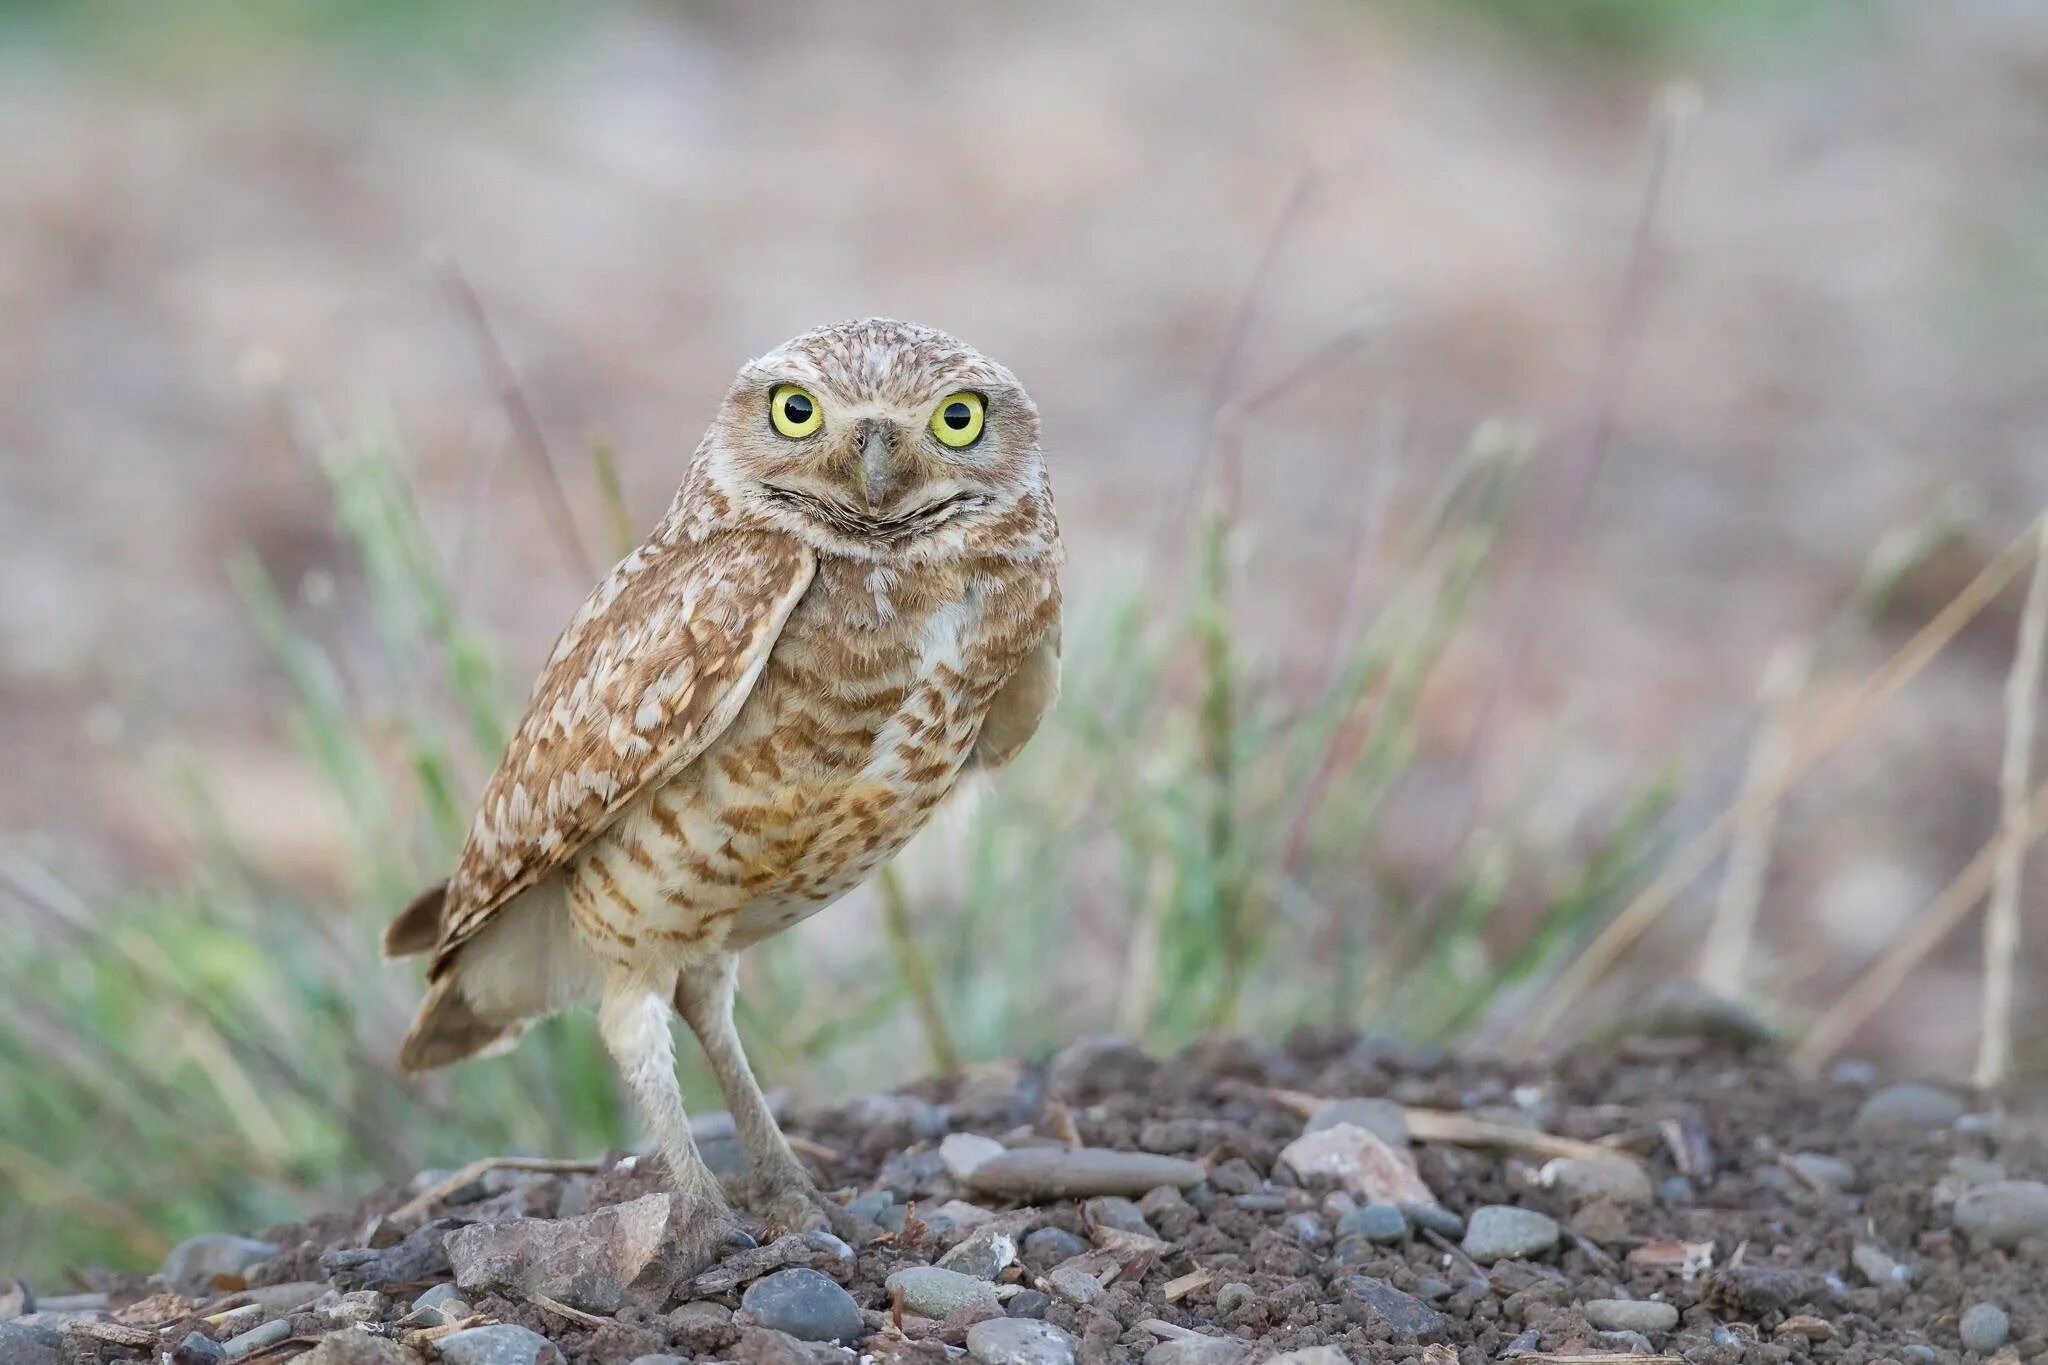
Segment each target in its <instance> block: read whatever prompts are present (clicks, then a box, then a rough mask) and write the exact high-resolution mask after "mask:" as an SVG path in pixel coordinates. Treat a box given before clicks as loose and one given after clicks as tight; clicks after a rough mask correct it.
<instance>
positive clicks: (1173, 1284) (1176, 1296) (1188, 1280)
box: [1160, 1270, 1216, 1303]
mask: <svg viewBox="0 0 2048 1365" xmlns="http://www.w3.org/2000/svg"><path fill="white" fill-rule="evenodd" d="M1214 1283H1216V1277H1215V1276H1214V1275H1211V1274H1210V1273H1209V1272H1208V1271H1206V1270H1195V1271H1190V1272H1189V1273H1188V1274H1186V1275H1183V1276H1181V1277H1180V1278H1179V1279H1177V1280H1168V1281H1167V1282H1166V1284H1165V1286H1164V1287H1163V1288H1162V1289H1161V1291H1160V1292H1161V1293H1163V1294H1164V1295H1165V1296H1166V1301H1167V1302H1168V1303H1179V1302H1180V1301H1181V1300H1182V1299H1184V1298H1186V1297H1187V1296H1188V1295H1190V1294H1192V1293H1194V1292H1195V1291H1196V1290H1197V1289H1206V1288H1207V1287H1208V1286H1210V1285H1212V1284H1214Z"/></svg>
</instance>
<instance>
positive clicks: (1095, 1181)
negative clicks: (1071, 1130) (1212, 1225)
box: [966, 1147, 1208, 1203]
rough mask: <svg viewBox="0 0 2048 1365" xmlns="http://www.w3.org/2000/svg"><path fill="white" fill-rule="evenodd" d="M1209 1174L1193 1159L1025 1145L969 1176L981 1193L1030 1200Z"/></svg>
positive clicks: (1193, 1181) (1122, 1190) (1184, 1185)
mask: <svg viewBox="0 0 2048 1365" xmlns="http://www.w3.org/2000/svg"><path fill="white" fill-rule="evenodd" d="M1207 1174H1208V1172H1206V1171H1204V1170H1203V1169H1202V1168H1201V1167H1200V1166H1199V1165H1197V1164H1196V1163H1194V1162H1192V1161H1188V1160H1185V1159H1184V1158H1181V1157H1176V1156H1157V1155H1154V1154H1153V1153H1151V1152H1122V1151H1114V1150H1111V1149H1109V1148H1106V1147H1025V1148H1021V1149H1019V1150H1017V1151H1014V1152H1004V1153H1003V1154H1002V1155H1000V1156H993V1157H990V1158H989V1159H988V1160H986V1161H984V1162H982V1163H981V1164H980V1165H978V1166H976V1167H975V1168H974V1170H973V1171H972V1172H971V1173H970V1174H969V1175H968V1176H967V1179H966V1184H967V1185H968V1186H969V1187H970V1188H971V1189H975V1190H978V1191H980V1192H981V1193H983V1194H994V1195H1001V1196H1002V1197H1004V1198H1006V1199H1015V1200H1017V1201H1019V1202H1020V1203H1021V1202H1026V1201H1029V1200H1033V1199H1072V1198H1085V1197H1087V1196H1089V1195H1097V1194H1123V1195H1141V1194H1144V1193H1146V1192H1147V1191H1148V1190H1150V1189H1152V1188H1153V1187H1154V1186H1155V1185H1171V1186H1173V1187H1174V1188H1176V1189H1182V1190H1185V1189H1188V1188H1190V1187H1192V1186H1195V1185H1198V1184H1200V1183H1201V1182H1202V1179H1203V1178H1204V1177H1205V1176H1206V1175H1207Z"/></svg>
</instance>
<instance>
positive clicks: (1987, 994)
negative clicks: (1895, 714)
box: [1976, 519, 2048, 1090]
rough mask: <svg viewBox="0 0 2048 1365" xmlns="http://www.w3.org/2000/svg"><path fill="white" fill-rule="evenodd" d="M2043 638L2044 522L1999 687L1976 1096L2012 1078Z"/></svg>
mask: <svg viewBox="0 0 2048 1365" xmlns="http://www.w3.org/2000/svg"><path fill="white" fill-rule="evenodd" d="M2044 636H2048V519H2044V520H2043V521H2042V523H2041V538H2040V545H2039V547H2038V548H2037V549H2036V550H2035V552H2034V573H2033V577H2032V578H2031V579H2030V580H2029V581H2028V583H2027V603H2026V606H2025V607H2023V608H2022V609H2021V611H2020V633H2019V645H2018V647H2017V648H2016V649H2015V651H2014V653H2013V661H2012V672H2011V673H2010V674H2008V675H2007V677H2006V684H2005V754H2004V757H2003V759H2002V761H2001V762H2000V764H1999V773H1998V795H1999V814H2000V826H2001V834H2002V837H2001V838H2000V839H1999V842H1998V866H1997V868H1996V869H1995V872H1994V874H1993V878H1992V883H1991V908H1990V909H1989V911H1987V912H1986V914H1985V917H1984V1032H1983V1036H1982V1038H1981V1040H1980V1043H1979V1051H1978V1053H1977V1070H1976V1081H1977V1088H1978V1089H1980V1090H1996V1089H1998V1088H1999V1087H2000V1086H2002V1085H2004V1084H2005V1082H2006V1078H2007V1076H2008V1075H2009V1074H2010V1073H2011V1071H2012V996H2013V991H2012V977H2013V964H2014V959H2016V958H2017V957H2018V956H2019V951H2020V876H2021V873H2022V871H2023V870H2024V868H2025V867H2026V861H2027V840H2026V794H2027V789H2028V788H2029V787H2031V786H2032V785H2033V758H2034V717H2035V712H2036V709H2037V707H2038V705H2039V702H2040V696H2041V664H2042V656H2043V654H2044V653H2048V650H2044V648H2043V637H2044Z"/></svg>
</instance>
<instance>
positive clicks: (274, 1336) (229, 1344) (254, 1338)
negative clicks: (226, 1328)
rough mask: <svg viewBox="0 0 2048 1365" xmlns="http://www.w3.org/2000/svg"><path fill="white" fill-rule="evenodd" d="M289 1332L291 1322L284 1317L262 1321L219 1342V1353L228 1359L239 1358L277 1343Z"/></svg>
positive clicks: (288, 1335) (290, 1332) (289, 1333)
mask: <svg viewBox="0 0 2048 1365" xmlns="http://www.w3.org/2000/svg"><path fill="white" fill-rule="evenodd" d="M291 1334H292V1325H291V1322H290V1321H289V1320H288V1319H286V1318H278V1319H277V1320H276V1321H274V1322H266V1323H264V1324H263V1325H262V1326H261V1327H251V1328H250V1329H249V1330H248V1331H246V1332H243V1333H241V1334H240V1335H238V1336H232V1337H229V1338H228V1339H227V1340H226V1341H224V1342H222V1343H221V1354H223V1355H225V1356H226V1357H227V1358H228V1359H229V1360H240V1359H241V1358H242V1357H243V1356H245V1355H248V1354H249V1353H250V1352H251V1351H260V1350H263V1349H264V1348H265V1347H267V1346H275V1345H277V1343H279V1342H280V1341H283V1340H285V1339H286V1338H288V1337H290V1336H291Z"/></svg>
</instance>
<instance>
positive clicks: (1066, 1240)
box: [1023, 1228, 1088, 1270]
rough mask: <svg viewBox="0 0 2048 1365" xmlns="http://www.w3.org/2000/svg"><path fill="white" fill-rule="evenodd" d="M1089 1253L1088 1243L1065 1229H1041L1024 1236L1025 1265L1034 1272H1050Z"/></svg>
mask: <svg viewBox="0 0 2048 1365" xmlns="http://www.w3.org/2000/svg"><path fill="white" fill-rule="evenodd" d="M1087 1251H1088V1243H1087V1242H1086V1241H1085V1240H1083V1239H1082V1238H1079V1237H1076V1236H1075V1235H1074V1234H1073V1233H1071V1232H1068V1231H1067V1230H1066V1229H1065V1228H1039V1229H1038V1230H1037V1231H1036V1232H1030V1233H1026V1234H1025V1236H1024V1246H1023V1252H1024V1264H1026V1265H1028V1266H1030V1267H1031V1268H1032V1269H1033V1270H1050V1269H1052V1267H1054V1266H1056V1265H1058V1264H1059V1263H1060V1262H1061V1261H1070V1260H1072V1259H1073V1258H1074V1257H1076V1256H1080V1255H1083V1254H1085V1253H1086V1252H1087Z"/></svg>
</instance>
